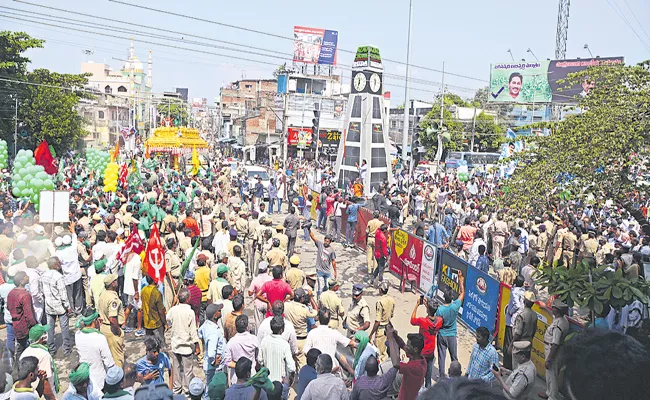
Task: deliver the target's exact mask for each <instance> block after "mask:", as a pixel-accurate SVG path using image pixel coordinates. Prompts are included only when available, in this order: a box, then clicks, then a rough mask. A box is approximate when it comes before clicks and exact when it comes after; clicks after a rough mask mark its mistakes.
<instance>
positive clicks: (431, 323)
mask: <svg viewBox="0 0 650 400" xmlns="http://www.w3.org/2000/svg"><path fill="white" fill-rule="evenodd" d="M421 304H422V305H424V306H426V307H427V316H426V317H420V318H418V317H417V313H418V307H419V306H420V305H421ZM437 311H438V305H437V304H436V303H435V302H433V301H426V299H425V298H424V297H421V298H420V300H419V301H418V302H417V304H415V308H414V309H413V314H411V325H413V326H418V327H420V330H419V332H420V334H422V336H424V348H423V349H422V357H424V359H425V360H426V361H427V374H426V376H425V379H424V385H425V386H426V387H430V386H431V375H432V373H433V362H434V361H435V359H436V356H435V355H436V336H438V330H439V329H440V328H442V317H440V316H437V315H436V312H437Z"/></svg>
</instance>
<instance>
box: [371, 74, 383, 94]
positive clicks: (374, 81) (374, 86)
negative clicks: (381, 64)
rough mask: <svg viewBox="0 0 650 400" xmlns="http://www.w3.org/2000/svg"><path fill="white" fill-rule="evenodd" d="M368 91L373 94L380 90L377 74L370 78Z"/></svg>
mask: <svg viewBox="0 0 650 400" xmlns="http://www.w3.org/2000/svg"><path fill="white" fill-rule="evenodd" d="M370 90H372V91H373V93H378V92H379V90H381V78H380V77H379V74H378V73H374V74H372V75H371V76H370Z"/></svg>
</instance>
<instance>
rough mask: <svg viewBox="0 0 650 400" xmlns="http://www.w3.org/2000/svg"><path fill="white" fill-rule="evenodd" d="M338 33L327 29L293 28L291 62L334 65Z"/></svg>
mask: <svg viewBox="0 0 650 400" xmlns="http://www.w3.org/2000/svg"><path fill="white" fill-rule="evenodd" d="M338 40H339V33H338V32H337V31H332V30H329V29H318V28H308V27H304V26H294V27H293V61H294V62H303V63H307V64H323V65H336V46H337V45H338Z"/></svg>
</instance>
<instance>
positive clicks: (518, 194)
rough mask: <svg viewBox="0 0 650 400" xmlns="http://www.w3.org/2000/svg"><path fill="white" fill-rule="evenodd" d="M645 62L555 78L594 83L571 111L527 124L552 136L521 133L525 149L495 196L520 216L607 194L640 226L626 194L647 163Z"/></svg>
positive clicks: (649, 117)
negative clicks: (551, 119)
mask: <svg viewBox="0 0 650 400" xmlns="http://www.w3.org/2000/svg"><path fill="white" fill-rule="evenodd" d="M647 66H648V64H647V63H644V64H640V65H636V66H623V65H617V66H599V67H591V68H589V69H587V70H584V71H581V72H578V73H575V74H570V75H569V77H568V79H567V80H566V82H560V84H563V85H564V86H565V87H570V86H572V85H573V84H579V83H580V82H582V81H583V80H584V79H590V80H592V81H593V82H595V87H594V88H593V89H592V90H591V91H590V92H589V95H588V96H586V97H580V98H579V102H578V107H579V109H578V110H579V112H578V113H576V114H575V115H571V116H568V117H566V118H565V119H564V120H563V121H560V122H554V123H538V124H533V125H531V126H530V127H531V128H536V127H537V128H545V127H546V128H550V129H551V134H550V135H549V136H544V137H535V136H531V137H525V138H524V140H525V141H526V147H527V148H528V150H527V151H524V152H521V153H516V154H515V155H514V156H513V159H514V160H516V162H517V163H518V167H517V169H516V170H515V172H514V174H513V176H512V177H511V179H510V180H509V181H507V188H506V190H504V196H502V197H500V198H499V199H498V201H499V202H500V203H501V204H502V205H505V206H509V207H512V208H513V209H514V210H515V212H517V213H520V214H523V213H525V212H527V211H533V210H548V209H550V208H551V206H552V205H555V204H556V203H561V202H562V199H563V198H564V199H566V198H567V197H571V198H575V197H581V198H591V197H592V196H593V197H594V198H595V199H596V201H605V200H606V199H607V198H610V199H613V200H615V201H617V202H619V203H620V204H621V205H623V206H624V207H625V208H626V209H628V211H630V212H631V213H632V214H633V215H634V216H635V218H636V219H637V220H639V222H640V223H641V224H642V225H646V224H647V221H645V220H644V219H643V216H642V215H641V214H640V213H639V212H638V211H637V210H635V209H633V207H632V206H631V203H630V202H629V201H627V200H628V196H629V195H630V194H631V193H633V192H634V190H636V189H637V183H636V180H637V178H638V175H639V173H640V171H641V169H642V168H645V166H646V165H647V164H648V163H649V162H650V158H649V157H648V156H649V155H650V154H648V149H649V144H650V71H649V70H648V68H647ZM647 228H650V227H646V229H647ZM648 230H649V231H650V229H648Z"/></svg>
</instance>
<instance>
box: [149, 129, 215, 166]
mask: <svg viewBox="0 0 650 400" xmlns="http://www.w3.org/2000/svg"><path fill="white" fill-rule="evenodd" d="M144 145H145V148H146V149H147V152H148V153H163V154H168V155H169V159H170V164H171V166H172V168H174V169H175V170H178V168H179V162H178V159H179V156H184V155H186V154H188V155H189V154H192V151H193V149H196V150H197V151H198V152H200V153H204V152H206V151H207V149H208V142H206V141H205V140H203V139H201V136H199V130H198V129H193V128H185V127H173V126H163V127H159V128H156V129H155V130H154V131H153V136H151V137H150V138H149V139H147V140H146V141H145V142H144Z"/></svg>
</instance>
